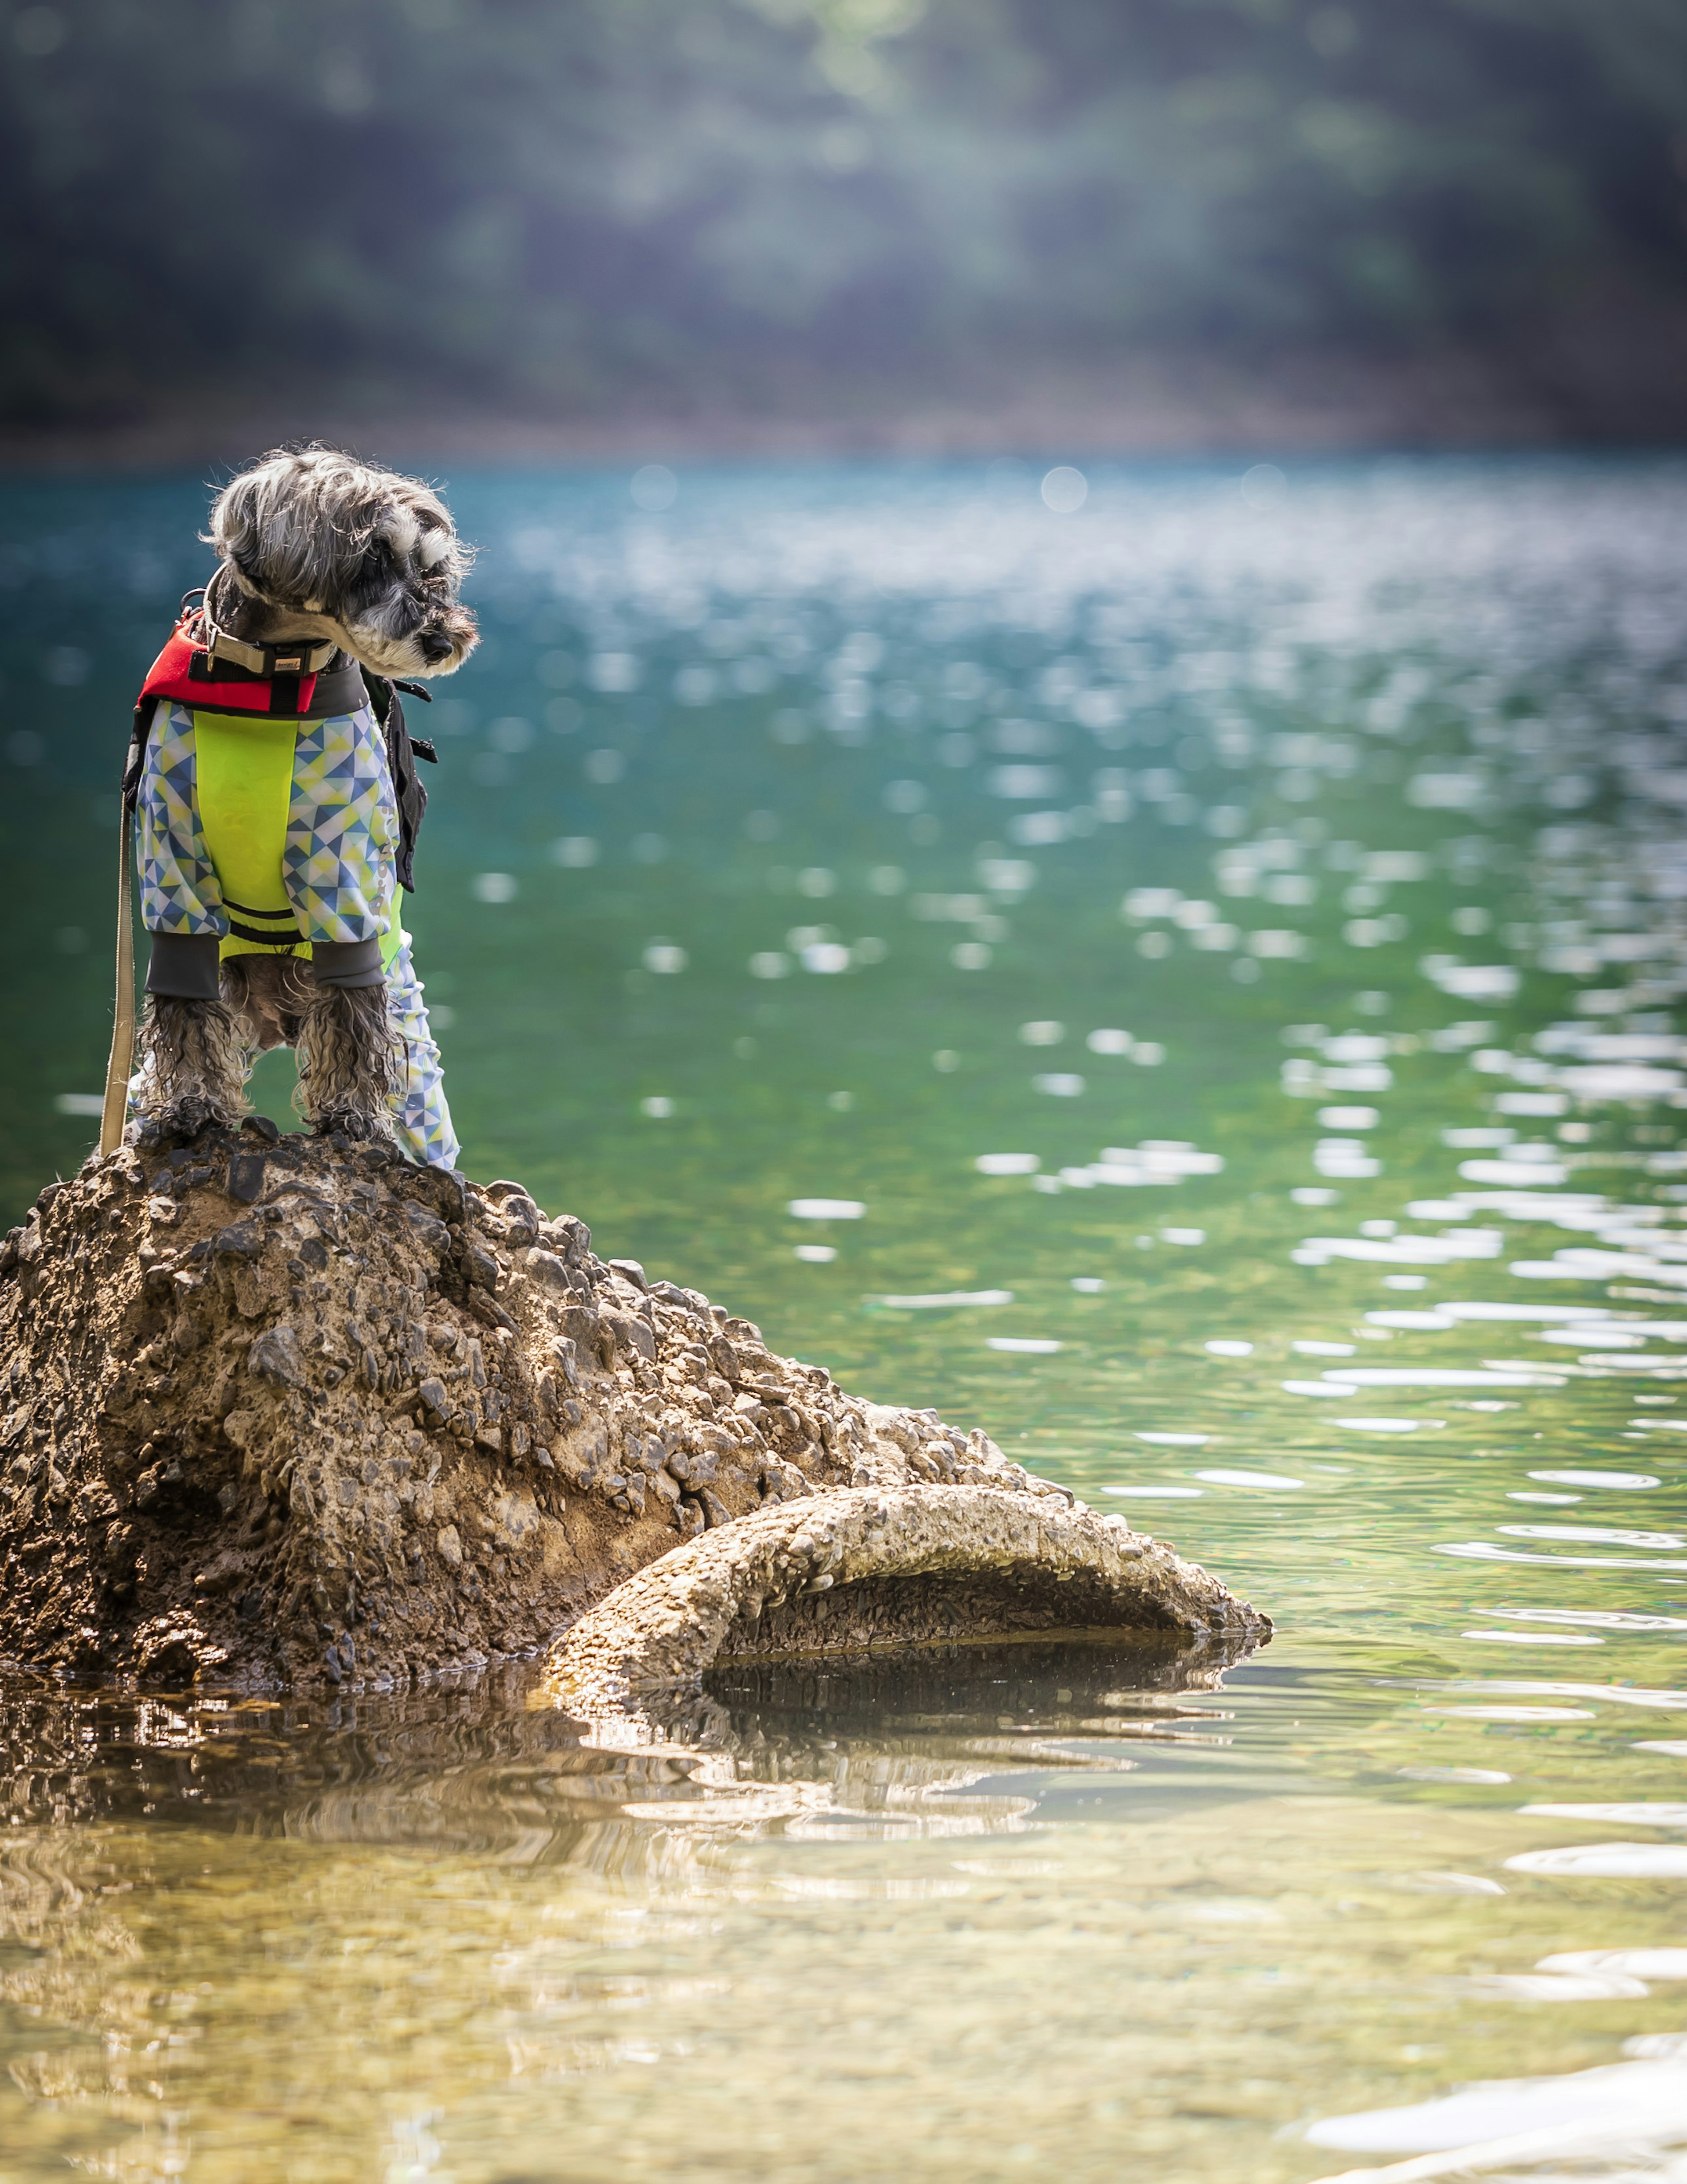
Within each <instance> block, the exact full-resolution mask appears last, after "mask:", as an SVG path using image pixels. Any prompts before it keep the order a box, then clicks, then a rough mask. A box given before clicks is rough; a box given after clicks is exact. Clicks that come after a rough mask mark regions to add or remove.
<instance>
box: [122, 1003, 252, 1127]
mask: <svg viewBox="0 0 1687 2184" xmlns="http://www.w3.org/2000/svg"><path fill="white" fill-rule="evenodd" d="M242 1034H243V1027H242V1024H241V1022H239V1020H238V1018H237V1017H236V1015H235V1012H234V1011H233V1010H232V1009H231V1008H230V1007H229V1006H228V1005H227V1003H226V1002H225V1001H221V1000H215V1001H212V1000H185V999H183V998H182V997H181V995H175V994H149V995H148V997H147V1007H146V1013H145V1014H144V1016H143V1017H142V1020H141V1032H140V1039H139V1042H138V1045H139V1050H140V1064H141V1066H140V1071H139V1074H138V1076H137V1078H136V1084H135V1093H134V1106H135V1112H136V1115H137V1116H138V1117H139V1118H140V1120H141V1123H142V1126H143V1128H147V1129H148V1132H149V1134H151V1133H155V1134H157V1135H158V1136H159V1137H161V1138H164V1137H174V1138H191V1137H192V1136H193V1135H194V1134H195V1133H196V1132H197V1131H198V1130H200V1129H202V1128H203V1127H204V1125H205V1124H206V1123H221V1124H222V1125H223V1126H224V1127H225V1128H230V1129H231V1128H234V1126H235V1125H236V1124H237V1123H238V1122H239V1120H240V1118H241V1117H242V1115H243V1114H244V1113H245V1112H246V1078H247V1072H248V1067H250V1063H249V1058H248V1050H247V1043H246V1040H245V1038H244V1037H243V1035H242Z"/></svg>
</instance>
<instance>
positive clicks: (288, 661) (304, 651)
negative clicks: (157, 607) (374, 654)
mask: <svg viewBox="0 0 1687 2184" xmlns="http://www.w3.org/2000/svg"><path fill="white" fill-rule="evenodd" d="M204 628H205V649H206V652H207V653H208V654H209V656H210V658H211V659H213V660H232V661H233V662H234V664H235V666H237V667H243V668H244V669H245V670H246V671H247V673H248V675H262V676H264V677H266V678H267V677H270V676H274V675H320V673H321V672H322V670H323V669H324V668H325V667H326V666H327V665H328V663H329V662H330V660H332V659H333V657H334V655H335V654H336V653H337V651H338V650H339V649H340V648H339V646H338V645H337V644H336V643H334V641H333V639H332V638H328V639H327V640H326V642H325V643H321V644H311V643H309V642H307V641H301V640H300V639H298V638H294V640H293V641H292V643H290V644H246V643H242V641H241V639H240V638H237V637H231V636H230V635H229V633H228V632H227V631H226V630H225V629H219V628H218V627H217V626H216V624H215V623H214V621H212V620H211V617H210V616H209V615H207V616H205V621H204Z"/></svg>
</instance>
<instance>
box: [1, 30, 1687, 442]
mask: <svg viewBox="0 0 1687 2184" xmlns="http://www.w3.org/2000/svg"><path fill="white" fill-rule="evenodd" d="M0 114H3V125H0V188H3V190H4V192H5V195H6V201H7V202H8V203H9V204H10V205H11V206H12V208H13V213H12V216H11V218H10V220H8V225H7V231H6V237H5V240H4V242H3V245H0V414H3V415H5V416H7V417H8V418H9V419H10V420H11V421H13V422H14V424H16V423H24V422H28V421H38V422H41V423H50V422H53V421H60V422H66V421H78V420H81V421H94V420H109V419H114V418H120V417H125V416H135V415H152V414H158V413H159V412H169V411H170V410H172V409H181V408H182V407H183V406H184V405H187V404H194V403H198V402H201V401H203V400H204V399H206V398H208V397H209V396H213V395H215V394H218V393H224V394H225V393H226V392H227V390H229V389H230V388H231V387H237V388H238V389H240V390H241V392H242V397H243V398H244V399H245V400H247V401H248V403H251V404H258V403H259V402H261V401H263V400H264V399H265V398H274V399H276V400H281V401H292V402H298V401H300V400H321V399H325V398H326V399H331V400H332V401H333V402H335V403H336V404H338V405H340V407H341V408H342V409H344V408H346V407H348V406H349V407H359V406H365V405H373V404H377V403H379V404H393V403H399V404H404V405H405V406H407V407H408V408H409V409H413V410H414V409H416V408H418V407H421V406H426V405H431V404H437V405H444V404H480V405H489V404H499V405H503V406H504V407H513V408H515V409H520V410H523V411H526V412H528V413H533V414H537V413H547V414H555V413H557V412H559V411H566V412H570V413H575V414H578V413H581V412H591V411H601V410H610V409H625V408H626V407H627V406H628V405H629V404H639V403H643V404H651V403H660V404H662V405H663V406H664V407H665V408H668V409H673V408H674V407H675V405H676V404H682V403H688V404H692V405H693V406H696V407H699V408H703V409H707V408H710V407H711V406H716V405H721V404H725V405H727V406H731V407H737V408H741V409H742V408H745V407H749V406H754V405H755V404H758V403H762V402H766V401H771V400H776V399H777V400H784V401H789V400H793V399H798V398H803V399H807V400H810V401H817V400H825V399H849V398H855V397H852V396H851V394H850V392H849V390H851V389H856V390H860V389H864V388H870V387H871V386H872V384H873V383H874V382H876V381H878V382H882V381H883V380H884V379H885V378H886V377H889V378H894V379H896V380H898V381H899V382H903V383H905V384H910V385H925V386H930V387H943V386H954V385H956V384H968V383H977V382H978V380H979V378H980V376H989V375H991V374H994V375H997V376H1006V375H1011V374H1014V373H1022V372H1025V371H1027V370H1035V369H1037V368H1038V365H1039V364H1042V363H1046V362H1047V361H1049V360H1050V359H1056V360H1061V361H1062V362H1064V363H1066V364H1071V363H1072V362H1073V361H1075V360H1076V361H1083V360H1086V359H1088V360H1104V361H1105V359H1111V358H1116V357H1118V356H1120V355H1122V354H1141V353H1142V352H1144V350H1149V351H1153V352H1156V353H1170V354H1187V353H1189V352H1192V351H1194V350H1195V349H1198V348H1199V349H1201V350H1203V351H1207V352H1211V350H1213V349H1214V348H1217V349H1219V350H1221V351H1222V352H1225V353H1228V354H1233V356H1235V357H1236V358H1238V359H1242V360H1243V361H1244V362H1245V361H1247V360H1249V359H1258V360H1262V361H1263V360H1267V359H1270V358H1271V357H1272V356H1273V355H1278V356H1280V355H1282V354H1284V353H1286V352H1289V351H1293V352H1294V353H1297V354H1304V353H1306V352H1307V351H1308V350H1316V349H1317V348H1336V349H1339V350H1341V351H1342V352H1344V353H1346V354H1353V353H1356V352H1366V351H1369V352H1370V353H1372V354H1389V355H1394V356H1399V355H1400V354H1403V353H1410V352H1411V350H1412V349H1413V348H1422V347H1423V346H1425V345H1434V344H1438V343H1439V344H1443V345H1445V344H1448V343H1456V344H1458V345H1460V346H1462V347H1465V348H1471V347H1474V348H1487V349H1489V350H1490V351H1495V352H1498V351H1503V352H1505V353H1506V354H1507V355H1509V356H1512V357H1513V358H1516V359H1522V360H1525V361H1526V359H1527V358H1528V355H1529V354H1530V353H1531V351H1532V350H1533V349H1534V348H1535V347H1536V346H1537V345H1538V343H1539V339H1540V337H1541V334H1542V330H1543V329H1556V330H1560V331H1562V330H1564V329H1570V330H1571V331H1573V332H1574V333H1575V335H1576V336H1577V337H1578V338H1589V339H1591V338H1595V337H1597V335H1598V332H1599V329H1600V328H1601V326H1603V327H1605V328H1606V329H1607V330H1608V331H1609V332H1610V337H1611V338H1612V339H1613V340H1616V339H1621V340H1626V341H1629V342H1633V341H1634V340H1636V339H1640V338H1645V337H1646V336H1645V329H1648V328H1651V327H1655V326H1664V325H1667V324H1671V323H1673V322H1674V320H1675V318H1676V315H1678V314H1679V309H1680V299H1681V296H1682V291H1683V277H1684V272H1687V9H1684V8H1682V7H1681V6H1680V5H1679V0H1411V5H1410V6H1401V5H1400V4H1399V0H1342V4H1328V0H1311V4H1306V0H566V4H564V5H558V4H555V0H285V4H282V0H74V4H70V0H55V4H52V5H27V6H21V7H19V6H15V5H14V6H13V7H11V8H9V10H8V12H7V13H6V14H4V16H3V18H0ZM1637 328H1638V329H1640V332H1639V333H1637V332H1636V329H1637ZM860 398H862V399H866V398H870V396H869V395H866V394H861V395H860ZM1684 409H1687V403H1684Z"/></svg>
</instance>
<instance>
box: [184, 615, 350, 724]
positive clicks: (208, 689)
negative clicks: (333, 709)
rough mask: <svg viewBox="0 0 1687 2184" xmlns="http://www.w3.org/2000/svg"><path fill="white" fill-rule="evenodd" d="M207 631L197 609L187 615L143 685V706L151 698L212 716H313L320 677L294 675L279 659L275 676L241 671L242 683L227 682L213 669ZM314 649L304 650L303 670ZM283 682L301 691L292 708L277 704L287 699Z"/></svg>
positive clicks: (291, 695)
mask: <svg viewBox="0 0 1687 2184" xmlns="http://www.w3.org/2000/svg"><path fill="white" fill-rule="evenodd" d="M202 628H203V622H202V621H201V620H200V616H199V614H198V610H195V611H194V612H193V613H192V614H187V615H184V616H182V618H181V621H179V622H177V624H176V625H175V628H174V629H173V630H172V631H171V632H170V641H169V643H167V644H166V645H165V646H164V650H163V651H162V652H161V653H159V656H158V658H157V659H156V660H154V661H153V664H152V667H151V669H150V670H149V671H148V676H147V679H146V681H145V682H143V683H142V685H141V702H142V703H143V704H144V703H145V702H146V700H147V699H151V698H170V699H177V700H179V701H180V702H181V704H183V705H198V706H200V707H202V708H203V710H205V711H206V712H209V713H281V714H282V715H283V716H292V717H295V718H307V717H309V714H310V712H311V710H312V709H311V700H312V699H313V698H315V694H316V682H317V677H315V675H307V674H303V673H301V672H299V671H298V668H294V669H293V670H292V671H291V672H289V671H288V670H287V667H286V666H285V664H284V660H285V656H283V658H278V659H277V660H276V674H275V675H274V676H273V677H270V676H267V675H253V674H248V673H246V672H244V671H242V670H241V669H239V668H235V669H233V670H232V672H233V674H234V675H236V676H237V677H238V678H239V679H238V680H237V681H228V680H225V679H223V678H224V674H225V670H224V669H223V668H222V667H213V666H212V665H211V655H210V650H209V647H208V646H207V645H206V644H205V643H203V641H202V640H201V639H200V638H199V637H198V631H199V630H200V629H202ZM310 649H311V648H310V647H309V645H306V646H303V647H302V648H301V649H300V652H299V654H298V660H299V664H300V666H303V660H304V659H305V657H306V656H308V655H309V651H310ZM196 669H197V672H196V671H195V670H196ZM277 682H283V683H291V684H292V685H294V686H295V688H296V693H297V694H294V692H293V691H288V692H287V697H288V698H289V699H291V702H290V703H284V704H282V705H276V703H275V700H276V698H277V697H279V696H281V692H279V691H277V690H276V683H277Z"/></svg>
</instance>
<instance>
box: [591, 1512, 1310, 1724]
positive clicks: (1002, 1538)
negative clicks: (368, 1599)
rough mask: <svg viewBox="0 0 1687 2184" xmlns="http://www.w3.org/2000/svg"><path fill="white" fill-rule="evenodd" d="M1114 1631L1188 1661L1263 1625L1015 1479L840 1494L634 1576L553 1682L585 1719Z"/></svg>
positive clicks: (744, 1524)
mask: <svg viewBox="0 0 1687 2184" xmlns="http://www.w3.org/2000/svg"><path fill="white" fill-rule="evenodd" d="M1120 1630H1129V1631H1132V1632H1134V1633H1138V1634H1153V1635H1157V1636H1163V1637H1164V1638H1165V1639H1166V1640H1167V1641H1171V1645H1172V1650H1174V1651H1175V1652H1178V1654H1179V1655H1180V1656H1181V1657H1182V1658H1183V1659H1184V1660H1185V1662H1186V1663H1188V1664H1189V1666H1190V1667H1191V1668H1192V1669H1193V1667H1194V1664H1195V1663H1196V1662H1197V1660H1198V1658H1199V1657H1200V1656H1201V1655H1203V1654H1205V1655H1206V1656H1207V1657H1208V1658H1210V1659H1211V1660H1213V1661H1215V1662H1216V1663H1222V1661H1224V1660H1228V1659H1233V1658H1235V1656H1236V1654H1237V1653H1238V1652H1243V1651H1244V1650H1246V1649H1247V1648H1248V1647H1249V1646H1254V1645H1257V1644H1258V1643H1259V1641H1261V1638H1263V1637H1265V1636H1266V1635H1267V1633H1268V1630H1269V1625H1268V1624H1267V1623H1266V1622H1265V1620H1264V1619H1263V1618H1262V1617H1261V1616H1260V1615H1258V1614H1257V1613H1256V1612H1255V1611H1254V1610H1253V1609H1252V1608H1250V1607H1247V1606H1246V1605H1245V1603H1244V1602H1241V1601H1239V1600H1238V1599H1236V1598H1235V1596H1234V1595H1233V1594H1232V1593H1230V1592H1228V1591H1226V1589H1225V1587H1224V1586H1223V1585H1221V1584H1220V1583H1219V1582H1218V1580H1217V1579H1216V1578H1214V1577H1211V1576H1209V1575H1208V1574H1207V1573H1206V1571H1205V1570H1204V1569H1201V1568H1200V1567H1199V1566H1198V1565H1196V1564H1194V1563H1186V1562H1183V1561H1180V1560H1179V1558H1178V1557H1177V1556H1176V1555H1174V1554H1173V1553H1172V1552H1171V1551H1170V1550H1169V1549H1168V1548H1166V1547H1163V1546H1160V1545H1159V1544H1158V1543H1157V1542H1156V1541H1152V1540H1147V1539H1144V1538H1143V1537H1142V1536H1141V1535H1139V1534H1138V1533H1135V1532H1133V1531H1132V1530H1131V1529H1130V1526H1129V1525H1128V1524H1127V1523H1126V1521H1125V1519H1124V1518H1122V1517H1098V1516H1097V1515H1096V1514H1095V1513H1094V1511H1093V1510H1088V1509H1085V1508H1083V1507H1082V1506H1081V1505H1079V1504H1077V1503H1071V1504H1067V1503H1066V1502H1064V1500H1062V1501H1061V1502H1055V1501H1054V1500H1053V1498H1052V1497H1050V1496H1046V1495H1038V1494H1030V1493H1025V1492H1022V1491H1016V1490H1014V1489H1013V1488H1012V1487H1011V1486H1007V1485H978V1486H937V1485H927V1486H909V1487H895V1488H886V1487H882V1486H868V1487H840V1488H838V1489H837V1490H834V1491H832V1492H830V1493H827V1494H824V1495H821V1496H818V1497H816V1499H815V1500H814V1501H813V1502H810V1504H809V1505H808V1506H806V1507H803V1508H799V1509H789V1508H784V1509H766V1510H762V1511H761V1512H760V1513H758V1514H757V1515H755V1516H753V1517H745V1518H741V1519H740V1520H739V1521H738V1523H737V1524H727V1525H724V1526H723V1527H722V1528H721V1529H720V1530H719V1531H714V1532H710V1533H709V1534H708V1535H706V1536H705V1537H704V1538H703V1539H700V1540H693V1541H692V1542H691V1543H690V1544H689V1545H688V1546H683V1547H678V1548H676V1549H674V1550H673V1551H672V1552H671V1553H669V1554H667V1555H665V1556H664V1557H662V1559H661V1560H660V1562H658V1563H653V1564H652V1565H651V1566H650V1567H649V1568H648V1569H643V1570H641V1571H640V1572H639V1573H638V1574H637V1576H636V1577H633V1578H630V1579H629V1580H627V1582H626V1584H625V1585H619V1586H617V1587H616V1589H615V1591H614V1592H612V1593H611V1594H610V1596H609V1598H608V1599H607V1600H606V1601H604V1602H603V1603H602V1605H601V1606H600V1607H596V1608H594V1609H593V1610H592V1612H591V1613H589V1614H587V1615H586V1616H584V1617H582V1619H581V1620H580V1621H579V1622H578V1623H576V1624H575V1625H574V1628H573V1629H572V1630H571V1631H570V1632H569V1633H568V1634H567V1635H566V1636H565V1638H563V1639H561V1640H560V1641H559V1642H558V1644H557V1646H555V1648H554V1652H553V1654H552V1657H551V1659H550V1661H549V1662H548V1663H547V1682H548V1685H549V1688H550V1689H551V1690H552V1691H553V1692H554V1695H555V1696H556V1697H557V1698H558V1700H559V1701H560V1703H561V1704H563V1705H564V1706H565V1707H566V1708H568V1710H569V1711H570V1712H571V1713H576V1714H581V1715H587V1716H590V1715H594V1714H598V1713H604V1712H619V1711H620V1710H621V1703H622V1702H623V1701H624V1700H626V1698H628V1697H632V1696H633V1695H635V1694H637V1693H640V1692H646V1691H660V1690H662V1689H663V1688H665V1687H668V1686H672V1685H688V1684H691V1683H693V1682H694V1681H695V1680H697V1679H698V1678H699V1676H700V1675H701V1674H703V1672H704V1670H705V1669H711V1668H713V1667H715V1664H716V1663H719V1662H724V1661H733V1662H737V1661H743V1660H754V1659H760V1660H767V1661H778V1660H789V1659H793V1658H804V1657H807V1656H810V1655H816V1654H835V1653H841V1654H850V1653H863V1652H871V1651H873V1650H875V1649H876V1648H880V1647H889V1646H910V1645H918V1646H928V1645H932V1644H942V1643H953V1642H954V1641H956V1640H971V1641H978V1640H983V1639H988V1638H1002V1637H1033V1636H1035V1637H1041V1638H1046V1637H1047V1636H1048V1635H1050V1633H1051V1632H1055V1631H1066V1632H1072V1633H1077V1632H1083V1633H1087V1634H1088V1633H1094V1632H1099V1631H1112V1632H1117V1631H1120Z"/></svg>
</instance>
